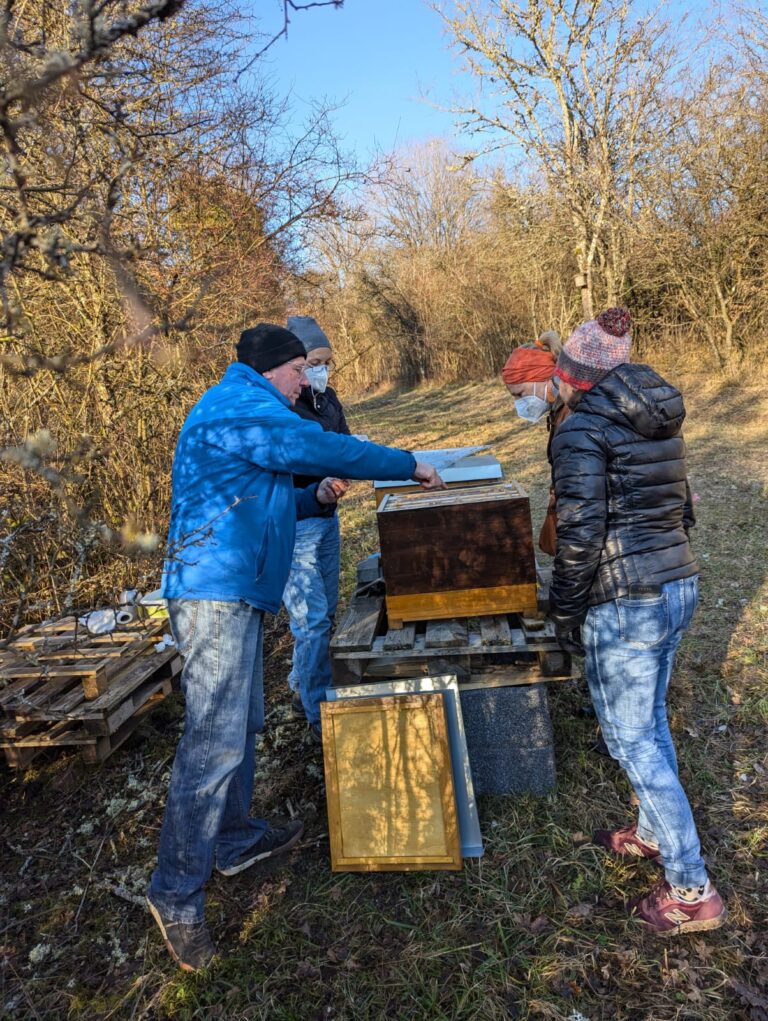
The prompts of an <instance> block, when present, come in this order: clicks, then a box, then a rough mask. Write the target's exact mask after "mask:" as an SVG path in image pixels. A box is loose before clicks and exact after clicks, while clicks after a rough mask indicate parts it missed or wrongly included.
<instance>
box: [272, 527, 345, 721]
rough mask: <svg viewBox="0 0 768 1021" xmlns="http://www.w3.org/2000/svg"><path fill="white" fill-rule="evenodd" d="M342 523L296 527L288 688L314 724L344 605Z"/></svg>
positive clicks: (288, 604) (286, 596)
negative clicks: (339, 612) (338, 612)
mask: <svg viewBox="0 0 768 1021" xmlns="http://www.w3.org/2000/svg"><path fill="white" fill-rule="evenodd" d="M340 549H341V544H340V539H339V519H338V516H337V515H336V514H334V515H333V516H332V517H329V518H306V519H305V520H303V521H299V522H298V523H297V525H296V543H295V545H294V547H293V563H292V564H291V573H290V575H289V577H288V583H287V585H286V586H285V592H284V593H283V603H284V604H285V608H286V610H287V611H288V617H289V620H290V625H291V633H292V635H293V666H292V669H291V672H290V674H289V675H288V684H289V685H290V687H291V689H292V690H293V691H298V692H300V694H301V701H302V704H303V706H304V712H305V713H306V714H307V719H308V720H309V722H310V723H317V722H319V720H320V703H321V702H324V701H325V689H326V688H328V687H330V685H331V684H332V675H331V657H330V652H329V644H330V641H331V629H332V628H333V619H334V617H335V615H336V607H337V605H338V602H339V553H340Z"/></svg>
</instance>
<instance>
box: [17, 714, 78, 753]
mask: <svg viewBox="0 0 768 1021" xmlns="http://www.w3.org/2000/svg"><path fill="white" fill-rule="evenodd" d="M96 740H97V739H96V738H95V737H94V736H93V735H91V734H86V733H85V731H84V730H83V728H82V727H78V726H77V725H76V724H73V723H71V722H70V721H69V720H62V721H61V722H60V723H56V724H54V725H53V726H52V727H48V728H46V729H44V730H40V731H38V732H37V733H36V734H29V735H28V736H27V737H23V738H19V740H18V741H8V740H5V739H3V740H0V748H60V747H63V746H64V747H65V746H67V745H85V744H95V742H96Z"/></svg>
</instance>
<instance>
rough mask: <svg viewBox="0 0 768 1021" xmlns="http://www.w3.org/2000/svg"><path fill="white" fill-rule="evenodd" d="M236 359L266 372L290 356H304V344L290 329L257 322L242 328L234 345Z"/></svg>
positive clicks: (289, 359)
mask: <svg viewBox="0 0 768 1021" xmlns="http://www.w3.org/2000/svg"><path fill="white" fill-rule="evenodd" d="M235 350H236V351H237V360H238V361H239V362H244V363H245V364H246V365H250V367H251V368H252V369H255V370H256V371H257V372H268V371H269V370H270V369H274V368H275V367H276V366H278V365H282V364H283V362H289V361H291V359H292V358H304V357H305V354H306V352H305V351H304V345H303V344H302V342H301V341H300V340H299V338H298V337H297V336H296V334H295V333H291V331H290V330H286V329H285V327H283V326H275V325H274V324H273V323H259V324H258V325H257V326H252V327H251V328H250V329H248V330H243V332H242V333H241V334H240V340H238V342H237V345H236V347H235Z"/></svg>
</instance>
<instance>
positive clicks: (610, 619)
mask: <svg viewBox="0 0 768 1021" xmlns="http://www.w3.org/2000/svg"><path fill="white" fill-rule="evenodd" d="M698 583H699V579H698V578H697V577H694V578H684V579H681V580H679V581H671V582H668V583H667V584H666V585H663V586H662V588H661V595H660V596H650V597H647V596H643V597H642V598H639V599H615V600H612V601H611V602H609V603H601V604H600V605H598V606H593V607H591V608H590V610H589V612H588V614H587V619H586V621H585V622H584V626H583V629H582V636H583V639H584V647H585V649H586V674H587V683H588V684H589V691H590V694H591V696H592V702H593V704H594V707H595V712H596V714H597V718H598V720H599V721H600V727H601V728H602V732H603V737H604V738H605V743H606V745H607V746H608V750H609V751H610V753H611V755H612V756H613V757H614V759H616V760H617V761H618V762H619V763H620V765H621V766H622V767H623V768H624V769H625V771H626V773H627V775H628V776H629V779H630V781H631V783H632V786H633V787H634V789H635V793H636V794H637V797H638V799H639V801H640V814H639V818H638V827H637V832H638V836H640V837H641V838H642V839H645V840H655V841H656V842H657V843H658V845H659V849H660V851H661V858H662V861H663V863H664V871H665V874H666V878H667V880H668V881H669V882H670V883H675V884H676V885H679V886H699V885H700V884H702V883H704V882H705V881H706V878H707V872H706V867H705V865H704V861H703V859H702V857H701V848H700V845H699V837H698V834H697V832H696V825H695V823H694V821H693V815H692V813H691V806H690V805H689V803H688V798H687V797H686V795H685V791H684V790H683V788H682V786H681V784H680V781H679V779H678V775H677V758H676V756H675V748H674V745H673V744H672V735H671V734H670V730H669V720H668V719H667V688H668V687H669V680H670V677H671V676H672V666H673V664H674V660H675V652H676V650H677V647H678V645H679V644H680V639H681V638H682V637H683V634H684V632H685V629H686V628H687V627H688V625H689V624H690V622H691V618H692V616H693V611H694V610H695V609H696V602H697V600H698V593H699V587H698Z"/></svg>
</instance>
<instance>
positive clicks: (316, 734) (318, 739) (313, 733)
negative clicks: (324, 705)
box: [309, 720, 323, 746]
mask: <svg viewBox="0 0 768 1021" xmlns="http://www.w3.org/2000/svg"><path fill="white" fill-rule="evenodd" d="M309 736H310V737H311V738H312V741H313V743H314V744H319V745H321V746H322V743H323V728H322V727H321V726H320V721H319V720H318V722H317V723H310V725H309Z"/></svg>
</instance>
